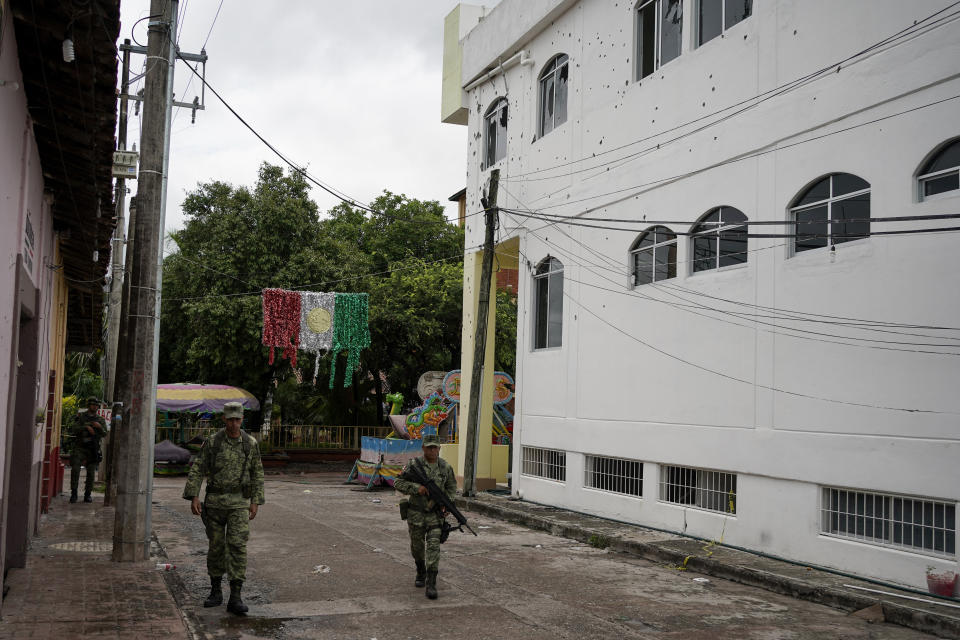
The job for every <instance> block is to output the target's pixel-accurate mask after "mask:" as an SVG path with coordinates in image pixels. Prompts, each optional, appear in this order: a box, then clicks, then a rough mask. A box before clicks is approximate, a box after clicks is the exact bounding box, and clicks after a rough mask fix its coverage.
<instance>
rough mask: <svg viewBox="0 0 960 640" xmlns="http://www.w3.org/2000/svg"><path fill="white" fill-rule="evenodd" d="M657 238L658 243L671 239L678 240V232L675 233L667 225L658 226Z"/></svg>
mask: <svg viewBox="0 0 960 640" xmlns="http://www.w3.org/2000/svg"><path fill="white" fill-rule="evenodd" d="M656 239H657V243H660V242H670V241H671V240H676V239H677V234H675V233H674V232H672V231H670V229H667V228H666V227H657V228H656Z"/></svg>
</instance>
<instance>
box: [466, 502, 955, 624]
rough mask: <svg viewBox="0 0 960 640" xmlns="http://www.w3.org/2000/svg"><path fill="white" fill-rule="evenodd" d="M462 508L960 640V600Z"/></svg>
mask: <svg viewBox="0 0 960 640" xmlns="http://www.w3.org/2000/svg"><path fill="white" fill-rule="evenodd" d="M457 503H458V505H459V506H460V508H461V509H462V510H465V511H474V512H477V513H481V514H484V515H486V516H489V517H494V518H499V519H501V520H506V521H508V522H512V523H514V524H519V525H523V526H525V527H529V528H531V529H537V530H540V531H547V532H549V533H551V534H552V535H556V536H563V537H565V538H571V539H574V540H579V541H581V542H586V543H588V544H591V545H594V546H601V547H603V548H609V549H610V550H612V551H620V552H625V553H630V554H633V555H636V556H638V557H641V558H644V559H646V560H651V561H653V562H657V563H661V564H666V565H668V566H672V567H674V568H677V569H679V570H691V571H695V572H697V573H703V574H707V575H711V576H716V577H718V578H723V579H725V580H730V581H732V582H738V583H740V584H744V585H749V586H752V587H759V588H762V589H766V590H768V591H773V592H775V593H780V594H784V595H789V596H792V597H794V598H799V599H802V600H808V601H811V602H816V603H818V604H824V605H827V606H830V607H833V608H836V609H840V610H843V611H850V612H858V613H854V614H853V615H858V616H861V617H864V618H866V619H868V620H871V621H874V622H881V621H885V622H889V623H892V624H897V625H901V626H904V627H909V628H911V629H916V630H918V631H923V632H925V633H930V634H933V635H936V636H939V637H941V638H960V599H957V598H941V597H939V596H933V595H929V594H925V593H922V592H917V591H915V590H910V589H898V588H896V587H891V586H888V585H884V584H878V583H875V582H871V581H867V580H859V579H856V578H853V577H849V576H845V575H842V574H840V573H836V572H831V571H828V570H824V569H820V568H815V567H809V566H804V565H802V564H798V563H792V562H789V561H786V560H782V559H777V558H772V557H766V556H762V555H758V554H755V553H750V552H747V551H740V550H738V549H734V548H730V547H725V546H722V545H718V544H715V543H712V542H709V541H705V540H698V539H694V538H690V537H685V536H680V535H676V534H672V533H668V532H662V531H657V530H654V529H647V528H644V527H640V526H636V525H631V524H627V523H621V522H615V521H611V520H606V519H604V518H599V517H595V516H591V515H586V514H581V513H574V512H571V511H566V510H564V509H558V508H555V507H549V506H546V505H541V504H536V503H532V502H527V501H523V500H514V499H510V498H508V497H507V496H506V495H498V494H491V493H482V494H479V495H478V496H476V497H473V498H458V499H457ZM465 515H467V517H468V518H469V517H470V516H469V515H468V514H465ZM878 592H879V593H878Z"/></svg>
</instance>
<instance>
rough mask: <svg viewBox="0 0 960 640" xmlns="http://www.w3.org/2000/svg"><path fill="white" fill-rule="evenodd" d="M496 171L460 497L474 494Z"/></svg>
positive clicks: (488, 202)
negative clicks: (461, 493)
mask: <svg viewBox="0 0 960 640" xmlns="http://www.w3.org/2000/svg"><path fill="white" fill-rule="evenodd" d="M499 182H500V170H499V169H494V170H493V171H491V172H490V192H489V194H488V196H487V197H486V198H484V199H483V208H484V209H485V210H486V211H485V218H486V236H485V238H484V242H483V264H482V266H481V269H480V291H479V292H478V299H477V317H476V322H477V331H476V333H475V334H474V340H473V345H474V348H473V354H474V355H473V371H472V373H471V375H470V413H469V414H468V415H467V433H466V434H465V442H464V446H465V450H464V460H463V495H465V496H472V495H474V494H475V493H476V489H475V486H474V485H475V484H476V477H477V424H478V422H479V421H480V398H481V395H482V394H481V391H482V387H483V370H484V366H485V362H484V360H485V358H486V353H487V316H488V315H489V313H490V279H491V277H492V276H493V233H494V231H495V230H496V227H497V212H498V209H497V187H498V184H499Z"/></svg>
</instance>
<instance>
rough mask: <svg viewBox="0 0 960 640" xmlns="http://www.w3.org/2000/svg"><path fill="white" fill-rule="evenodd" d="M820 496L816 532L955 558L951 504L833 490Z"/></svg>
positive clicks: (954, 520)
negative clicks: (817, 529) (818, 522)
mask: <svg viewBox="0 0 960 640" xmlns="http://www.w3.org/2000/svg"><path fill="white" fill-rule="evenodd" d="M822 491H823V493H822V496H821V504H820V531H821V533H825V534H827V535H834V536H840V537H842V538H852V539H854V540H859V541H861V542H868V543H872V544H881V545H885V546H891V547H899V548H902V549H911V550H917V551H924V552H929V553H934V554H938V555H947V556H955V555H956V553H957V505H956V503H955V502H944V501H941V500H931V499H927V498H911V497H907V496H898V495H892V494H884V493H873V492H870V491H851V490H849V489H836V488H833V487H823V489H822Z"/></svg>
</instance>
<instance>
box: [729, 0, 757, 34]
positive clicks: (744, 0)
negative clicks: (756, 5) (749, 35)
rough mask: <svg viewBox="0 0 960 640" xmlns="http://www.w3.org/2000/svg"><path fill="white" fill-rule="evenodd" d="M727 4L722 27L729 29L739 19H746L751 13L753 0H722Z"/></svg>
mask: <svg viewBox="0 0 960 640" xmlns="http://www.w3.org/2000/svg"><path fill="white" fill-rule="evenodd" d="M724 1H725V2H726V4H727V10H726V15H725V16H724V25H723V28H724V29H729V28H730V27H732V26H733V25H735V24H737V23H738V22H740V21H741V20H746V19H747V18H749V17H750V14H751V13H753V0H724Z"/></svg>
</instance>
